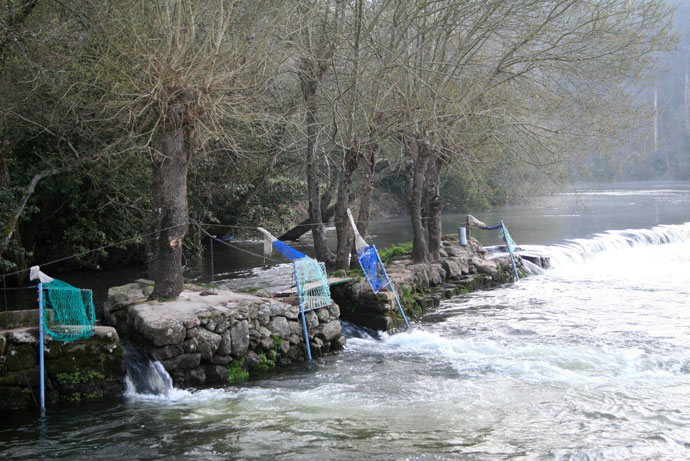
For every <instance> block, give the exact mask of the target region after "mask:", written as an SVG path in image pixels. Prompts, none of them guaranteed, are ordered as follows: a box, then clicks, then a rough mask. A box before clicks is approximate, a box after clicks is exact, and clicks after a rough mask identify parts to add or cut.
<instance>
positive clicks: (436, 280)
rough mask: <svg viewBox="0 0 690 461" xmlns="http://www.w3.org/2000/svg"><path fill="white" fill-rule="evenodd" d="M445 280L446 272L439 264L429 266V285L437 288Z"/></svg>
mask: <svg viewBox="0 0 690 461" xmlns="http://www.w3.org/2000/svg"><path fill="white" fill-rule="evenodd" d="M445 278H446V271H445V269H443V266H442V265H441V264H430V265H429V284H430V285H431V286H434V287H437V286H439V285H441V284H442V283H443V280H444V279H445Z"/></svg>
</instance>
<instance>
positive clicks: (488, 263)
mask: <svg viewBox="0 0 690 461" xmlns="http://www.w3.org/2000/svg"><path fill="white" fill-rule="evenodd" d="M472 265H473V266H474V267H475V268H476V270H477V272H478V273H480V274H488V275H490V276H491V277H493V278H494V279H495V278H498V265H497V264H496V262H495V261H492V260H491V259H482V258H479V257H477V256H475V257H473V258H472Z"/></svg>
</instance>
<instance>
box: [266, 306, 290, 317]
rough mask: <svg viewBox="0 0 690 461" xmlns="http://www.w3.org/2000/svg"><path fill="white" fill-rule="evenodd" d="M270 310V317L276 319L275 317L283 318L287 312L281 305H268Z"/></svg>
mask: <svg viewBox="0 0 690 461" xmlns="http://www.w3.org/2000/svg"><path fill="white" fill-rule="evenodd" d="M270 309H271V317H277V316H280V315H282V316H284V315H285V311H286V310H287V306H286V305H285V304H283V303H276V302H274V303H271V305H270Z"/></svg>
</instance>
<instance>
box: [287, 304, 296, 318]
mask: <svg viewBox="0 0 690 461" xmlns="http://www.w3.org/2000/svg"><path fill="white" fill-rule="evenodd" d="M298 317H299V306H290V307H289V308H288V309H286V311H285V318H287V319H288V320H297V318H298Z"/></svg>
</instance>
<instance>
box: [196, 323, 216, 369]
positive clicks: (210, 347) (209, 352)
mask: <svg viewBox="0 0 690 461" xmlns="http://www.w3.org/2000/svg"><path fill="white" fill-rule="evenodd" d="M196 340H197V341H198V342H199V352H200V353H201V360H203V361H205V362H208V361H210V360H211V357H213V354H215V353H216V351H217V350H218V346H219V345H220V341H221V337H220V335H217V334H215V333H212V332H210V331H208V330H206V329H201V330H199V335H198V336H197V337H196Z"/></svg>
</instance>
